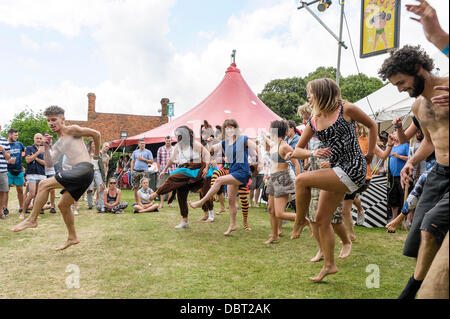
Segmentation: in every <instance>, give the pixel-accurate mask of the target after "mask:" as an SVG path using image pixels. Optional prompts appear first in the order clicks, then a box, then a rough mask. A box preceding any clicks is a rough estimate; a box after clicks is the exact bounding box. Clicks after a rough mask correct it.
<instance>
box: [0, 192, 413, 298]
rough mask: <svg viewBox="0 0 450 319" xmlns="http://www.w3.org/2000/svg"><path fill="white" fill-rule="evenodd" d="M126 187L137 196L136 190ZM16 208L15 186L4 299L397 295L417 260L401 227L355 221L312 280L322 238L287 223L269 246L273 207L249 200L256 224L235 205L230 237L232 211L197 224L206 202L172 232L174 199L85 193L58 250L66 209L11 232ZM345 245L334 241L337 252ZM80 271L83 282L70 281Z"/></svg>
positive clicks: (4, 224) (1, 252)
mask: <svg viewBox="0 0 450 319" xmlns="http://www.w3.org/2000/svg"><path fill="white" fill-rule="evenodd" d="M123 193H124V194H123V195H124V196H123V199H124V200H126V201H128V202H129V203H132V202H133V194H132V192H131V191H124V192H123ZM190 196H191V198H197V197H198V195H196V194H191V195H190ZM16 207H17V200H16V196H15V190H12V192H11V193H10V205H9V208H10V214H9V218H8V219H6V220H0V261H1V269H2V271H1V272H0V285H1V289H0V297H1V298H177V299H178V298H239V299H246V298H258V299H259V298H275V299H277V298H289V299H291V298H294V299H322V298H327V299H330V298H331V299H335V298H336V299H337V298H339V299H341V298H350V299H353V298H356V299H360V298H362V299H366V298H376V299H378V298H397V297H398V295H399V294H400V292H401V291H402V289H403V288H404V286H405V284H406V282H407V280H408V278H409V277H410V276H411V274H412V272H413V268H414V260H412V259H410V258H406V257H404V256H403V255H402V248H403V243H404V241H405V238H406V234H407V233H406V232H405V231H402V230H400V231H397V233H395V234H388V233H386V231H385V230H384V229H369V228H364V227H356V230H355V231H356V235H357V241H356V242H354V245H353V251H352V254H351V256H350V257H349V258H347V259H345V260H338V261H337V266H338V269H339V272H338V273H337V274H335V275H333V276H328V277H326V278H325V280H324V282H323V283H319V284H317V283H313V282H311V281H309V280H308V278H309V277H311V276H314V275H316V274H317V273H318V272H319V271H320V269H321V267H322V262H319V263H311V262H310V259H311V258H312V257H313V256H314V255H315V253H316V251H317V246H316V243H315V241H314V239H313V238H310V236H309V235H310V233H309V230H308V229H306V230H305V231H304V232H303V234H302V236H301V237H300V238H299V239H297V240H294V241H292V240H290V238H289V237H290V233H291V231H292V223H291V222H290V223H287V224H285V225H284V226H283V233H284V234H283V236H282V237H281V240H280V241H279V242H278V243H275V244H272V245H264V244H263V242H264V241H265V240H266V239H267V238H268V235H269V234H270V223H269V216H268V213H267V212H266V211H265V209H264V208H250V211H249V224H250V226H251V227H252V229H253V230H251V231H245V230H244V229H243V228H242V226H241V225H242V216H241V213H240V212H238V219H237V220H238V222H239V224H240V228H239V230H238V231H235V232H233V233H232V235H231V236H229V237H225V236H223V232H224V231H226V229H227V227H228V224H229V217H228V213H225V214H221V215H219V216H216V221H215V222H214V223H211V224H206V223H201V222H197V220H198V219H199V218H200V217H201V216H202V215H203V212H202V211H201V210H200V209H197V210H192V209H191V210H190V224H191V227H190V228H189V229H181V230H176V229H175V228H174V226H175V225H177V224H178V222H179V221H180V215H179V212H178V205H177V204H176V205H175V207H174V208H169V207H167V205H166V207H165V208H164V209H163V210H161V211H160V212H158V213H144V214H133V211H132V208H131V207H128V208H127V209H126V213H125V214H118V215H114V214H99V213H96V212H95V211H93V210H87V204H86V202H84V201H80V210H79V212H80V214H79V215H78V216H75V223H76V228H77V234H78V237H79V239H80V240H81V242H80V244H78V245H77V246H73V247H70V248H68V249H67V250H65V251H60V252H56V251H54V248H56V247H57V246H59V245H60V244H62V243H63V242H64V241H65V240H66V238H67V237H66V236H67V233H66V228H65V225H64V222H63V220H62V218H61V215H60V213H59V212H58V214H56V215H51V214H49V213H48V211H46V213H45V214H44V215H40V218H39V219H38V222H39V226H38V228H36V229H29V230H25V231H23V232H20V233H13V232H11V231H10V230H9V229H10V228H12V227H13V226H14V225H16V224H17V223H18V222H19V219H18V212H17V208H16ZM217 207H218V203H217V204H216V209H217ZM340 248H341V245H340V243H339V240H338V239H337V240H336V257H337V254H338V253H339V250H340ZM74 265H75V266H74ZM369 265H376V267H378V269H379V275H380V276H379V288H368V287H367V286H366V279H367V277H368V276H370V275H371V274H372V271H373V270H372V271H371V272H366V269H367V267H368V266H369ZM370 267H373V266H370ZM370 267H369V268H370ZM74 269H78V270H79V281H78V282H79V288H76V287H73V283H75V282H76V281H71V280H70V279H71V278H73V276H74V274H75V272H73V271H74ZM67 283H69V284H70V283H72V287H73V288H69V287H71V286H70V285H67Z"/></svg>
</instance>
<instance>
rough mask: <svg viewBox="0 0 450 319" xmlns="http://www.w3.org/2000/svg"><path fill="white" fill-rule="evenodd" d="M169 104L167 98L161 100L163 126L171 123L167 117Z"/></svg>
mask: <svg viewBox="0 0 450 319" xmlns="http://www.w3.org/2000/svg"><path fill="white" fill-rule="evenodd" d="M169 102H170V100H169V99H168V98H166V97H164V98H162V99H161V124H165V123H167V122H169V118H168V117H167V103H169Z"/></svg>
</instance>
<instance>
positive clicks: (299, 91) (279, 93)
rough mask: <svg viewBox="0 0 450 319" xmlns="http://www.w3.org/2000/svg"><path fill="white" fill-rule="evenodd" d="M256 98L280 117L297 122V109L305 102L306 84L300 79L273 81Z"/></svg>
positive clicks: (298, 118) (298, 119)
mask: <svg viewBox="0 0 450 319" xmlns="http://www.w3.org/2000/svg"><path fill="white" fill-rule="evenodd" d="M258 98H259V99H260V100H261V101H263V103H264V104H266V105H267V106H268V107H269V108H270V109H271V110H272V111H274V112H275V113H276V114H278V115H279V116H280V117H282V118H284V119H288V120H294V121H295V122H299V121H300V120H301V118H300V117H299V116H298V115H297V107H298V106H299V105H301V104H303V103H305V102H306V84H305V81H304V80H303V79H302V78H289V79H278V80H273V81H270V82H269V83H267V84H266V85H265V87H264V89H263V90H262V92H261V93H260V94H258Z"/></svg>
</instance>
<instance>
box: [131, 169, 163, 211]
mask: <svg viewBox="0 0 450 319" xmlns="http://www.w3.org/2000/svg"><path fill="white" fill-rule="evenodd" d="M148 184H149V180H148V178H146V177H144V178H143V179H141V188H140V189H139V191H138V204H137V205H135V206H134V213H135V214H136V213H146V212H157V211H158V206H159V205H158V204H155V202H154V201H150V195H151V194H152V193H153V190H152V189H151V188H150V187H148Z"/></svg>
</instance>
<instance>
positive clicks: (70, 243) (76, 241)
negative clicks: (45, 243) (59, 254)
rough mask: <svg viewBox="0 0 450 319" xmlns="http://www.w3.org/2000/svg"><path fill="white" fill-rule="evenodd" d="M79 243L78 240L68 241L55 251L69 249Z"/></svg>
mask: <svg viewBox="0 0 450 319" xmlns="http://www.w3.org/2000/svg"><path fill="white" fill-rule="evenodd" d="M79 242H80V241H79V240H78V239H68V240H67V241H66V242H65V243H64V244H63V245H62V246H60V247H58V248H56V249H55V250H56V251H58V250H64V249H66V248H69V247H70V246H73V245H76V244H78V243H79Z"/></svg>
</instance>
